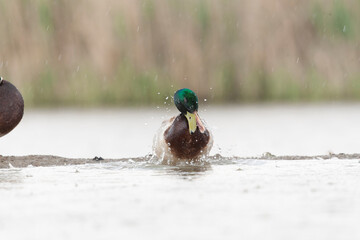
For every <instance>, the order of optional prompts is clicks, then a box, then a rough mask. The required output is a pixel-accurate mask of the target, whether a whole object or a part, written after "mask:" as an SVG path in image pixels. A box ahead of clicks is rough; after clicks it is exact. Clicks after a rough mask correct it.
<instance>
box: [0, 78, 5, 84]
mask: <svg viewBox="0 0 360 240" xmlns="http://www.w3.org/2000/svg"><path fill="white" fill-rule="evenodd" d="M3 81H4V78H3V77H0V85H1V84H2V83H3Z"/></svg>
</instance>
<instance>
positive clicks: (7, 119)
mask: <svg viewBox="0 0 360 240" xmlns="http://www.w3.org/2000/svg"><path fill="white" fill-rule="evenodd" d="M23 114H24V100H23V98H22V96H21V94H20V92H19V91H18V90H17V89H16V87H15V86H14V85H12V84H11V83H9V82H8V81H5V80H4V81H2V83H1V84H0V137H2V136H4V135H5V134H7V133H9V132H10V131H11V130H13V129H14V128H15V127H16V125H18V123H19V122H20V120H21V119H22V117H23Z"/></svg>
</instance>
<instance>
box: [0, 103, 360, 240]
mask: <svg viewBox="0 0 360 240" xmlns="http://www.w3.org/2000/svg"><path fill="white" fill-rule="evenodd" d="M359 108H360V106H359V105H319V106H243V107H226V108H223V107H213V108H210V107H209V108H207V109H206V111H203V112H202V114H201V115H202V117H203V118H204V119H205V120H207V122H208V124H209V125H210V126H211V127H212V129H213V133H214V138H215V147H214V150H213V152H212V154H216V153H221V154H223V155H224V156H232V155H234V156H256V155H260V154H262V153H264V152H271V153H273V154H277V155H279V154H284V155H285V154H289V155H295V154H297V155H299V154H300V155H302V154H304V155H305V154H306V155H311V154H326V153H328V151H334V152H346V153H353V152H359V151H357V150H358V149H359V142H360V135H359V134H358V133H359V132H360V127H359V124H358V123H359V122H360V111H357V109H359ZM204 110H205V109H204ZM173 113H175V112H170V113H167V112H166V111H164V110H156V109H141V110H138V109H134V110H132V109H128V110H114V109H108V110H86V111H85V110H81V111H78V110H66V111H64V110H58V111H50V110H42V111H39V110H37V111H28V112H27V113H26V115H25V118H24V121H23V122H22V123H21V125H20V126H19V127H18V128H17V129H16V130H15V131H14V132H12V133H11V134H9V135H8V136H6V137H4V138H1V139H0V145H1V151H2V154H3V155H9V154H10V155H11V154H14V155H24V154H55V155H60V156H67V157H94V156H95V155H96V156H103V157H105V158H108V157H115V158H125V160H124V161H120V162H116V163H106V164H104V163H101V162H99V163H96V164H87V165H78V166H62V167H28V168H21V169H17V168H11V169H0V236H1V239H64V238H66V239H114V238H123V239H145V238H147V239H242V238H244V239H264V238H267V239H327V240H329V239H330V240H331V239H359V237H360V230H359V228H358V219H359V217H360V205H359V204H358V203H359V202H360V187H359V184H358V183H359V182H360V174H359V172H360V162H359V160H357V159H347V160H339V159H336V158H333V159H330V160H303V161H286V160H279V161H274V160H254V159H243V160H239V159H236V158H231V157H230V158H222V159H221V158H220V159H216V160H215V159H212V160H209V161H208V162H206V163H201V164H197V165H184V166H165V165H160V164H157V163H155V162H152V161H149V160H147V159H145V158H144V159H141V158H140V159H135V157H139V156H140V157H141V156H145V155H146V154H148V153H149V152H151V143H152V137H153V134H154V132H155V131H156V129H157V127H158V126H159V125H160V122H161V119H162V118H163V117H164V116H165V115H168V116H170V115H172V114H173ZM127 158H128V159H127ZM131 158H132V159H131ZM126 159H127V160H126Z"/></svg>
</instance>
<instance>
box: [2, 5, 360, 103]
mask: <svg viewBox="0 0 360 240" xmlns="http://www.w3.org/2000/svg"><path fill="white" fill-rule="evenodd" d="M0 16H1V21H0V73H1V75H2V76H3V77H4V78H5V79H8V80H9V81H11V82H13V83H14V84H15V85H16V86H17V87H18V88H19V89H20V91H21V92H22V94H23V96H24V98H25V102H26V105H27V107H43V106H118V105H121V106H122V105H124V106H127V105H146V104H157V103H160V102H163V101H164V96H166V95H172V93H173V92H174V91H175V90H176V89H178V88H182V87H188V88H192V89H194V90H195V91H196V92H197V93H198V95H199V97H200V98H203V99H209V100H211V103H240V102H263V101H276V102H277V101H287V102H289V101H291V102H293V101H333V100H335V101H356V100H360V68H359V66H360V28H359V25H360V1H358V0H346V1H341V0H309V1H303V0H292V1H288V0H269V1H260V0H241V1H240V0H239V1H236V0H222V1H215V0H214V1H211V0H209V1H205V0H167V1H156V0H136V1H135V0H134V1H128V0H127V1H125V0H103V1H98V0H77V1H74V0H56V1H54V0H12V1H8V0H0Z"/></svg>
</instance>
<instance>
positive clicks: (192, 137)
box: [153, 88, 213, 164]
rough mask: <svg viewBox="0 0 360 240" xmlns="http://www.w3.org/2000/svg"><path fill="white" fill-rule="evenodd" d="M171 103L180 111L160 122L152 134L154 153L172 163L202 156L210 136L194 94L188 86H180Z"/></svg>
mask: <svg viewBox="0 0 360 240" xmlns="http://www.w3.org/2000/svg"><path fill="white" fill-rule="evenodd" d="M174 103H175V106H176V108H177V109H178V110H179V112H180V114H179V115H177V116H174V117H172V118H170V119H167V120H165V121H163V122H162V124H161V126H160V128H159V130H158V132H157V133H156V135H155V137H154V143H153V150H154V153H155V155H156V156H157V158H158V159H160V160H161V161H162V162H165V163H171V164H172V163H174V164H176V163H178V162H191V161H198V160H200V159H203V158H204V157H206V156H208V154H209V152H210V150H211V148H212V145H213V136H212V134H211V132H210V130H209V129H208V128H207V127H206V124H205V122H204V121H203V120H202V119H201V118H200V116H199V112H198V108H199V106H198V105H199V101H198V97H197V95H196V94H195V92H193V91H192V90H190V89H188V88H183V89H180V90H178V91H176V92H175V94H174Z"/></svg>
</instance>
